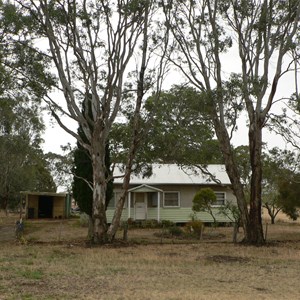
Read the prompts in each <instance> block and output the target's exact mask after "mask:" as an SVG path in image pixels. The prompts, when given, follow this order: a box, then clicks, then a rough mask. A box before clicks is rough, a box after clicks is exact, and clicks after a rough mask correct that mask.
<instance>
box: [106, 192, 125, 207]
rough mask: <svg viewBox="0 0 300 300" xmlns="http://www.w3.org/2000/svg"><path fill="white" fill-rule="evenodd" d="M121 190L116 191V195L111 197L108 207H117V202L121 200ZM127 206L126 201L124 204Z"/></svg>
mask: <svg viewBox="0 0 300 300" xmlns="http://www.w3.org/2000/svg"><path fill="white" fill-rule="evenodd" d="M121 194H122V193H121V192H114V195H113V197H112V198H111V199H110V201H109V203H108V205H107V208H115V207H116V204H117V202H118V201H119V199H120V197H121ZM125 207H126V201H125V204H124V208H125Z"/></svg>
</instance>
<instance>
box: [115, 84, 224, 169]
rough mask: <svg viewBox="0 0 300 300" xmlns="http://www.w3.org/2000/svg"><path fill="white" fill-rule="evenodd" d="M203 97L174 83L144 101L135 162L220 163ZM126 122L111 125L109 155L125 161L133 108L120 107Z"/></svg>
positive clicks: (129, 106)
mask: <svg viewBox="0 0 300 300" xmlns="http://www.w3.org/2000/svg"><path fill="white" fill-rule="evenodd" d="M206 102H207V101H206V96H205V95H203V94H202V93H198V92H196V91H195V90H194V89H193V88H191V87H187V86H180V85H175V86H173V87H172V88H171V89H170V90H168V91H164V92H162V93H160V94H159V97H158V95H156V94H153V95H152V96H151V97H149V98H148V99H147V100H146V103H145V114H144V117H143V120H141V123H142V130H141V132H142V134H141V135H140V139H141V142H140V151H139V153H137V158H136V161H137V162H147V163H152V162H163V163H178V164H188V165H191V164H208V163H222V162H223V159H222V155H221V152H220V149H219V144H218V142H217V141H216V140H214V139H213V136H214V132H213V130H212V123H211V119H210V118H209V117H208V112H207V107H208V106H207V103H206ZM123 110H124V115H125V116H126V118H127V119H128V123H127V124H126V123H119V124H115V125H114V127H113V131H112V133H111V135H110V139H111V141H112V144H113V145H114V147H113V149H112V152H113V153H112V156H113V157H114V160H116V161H125V159H126V153H127V150H126V149H128V148H129V140H130V139H129V138H128V137H130V135H131V134H132V132H131V131H132V129H131V125H132V124H131V118H132V114H133V107H131V105H130V104H129V105H128V106H126V107H124V108H123Z"/></svg>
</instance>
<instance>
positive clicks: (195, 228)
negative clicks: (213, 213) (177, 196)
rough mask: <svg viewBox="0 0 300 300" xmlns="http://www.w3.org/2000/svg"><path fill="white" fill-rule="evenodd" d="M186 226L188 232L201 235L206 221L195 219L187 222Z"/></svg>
mask: <svg viewBox="0 0 300 300" xmlns="http://www.w3.org/2000/svg"><path fill="white" fill-rule="evenodd" d="M184 228H185V231H186V232H187V233H189V234H192V235H195V236H197V237H200V235H201V231H202V230H203V228H204V223H203V222H201V221H199V220H194V221H190V222H188V223H186V224H185V226H184Z"/></svg>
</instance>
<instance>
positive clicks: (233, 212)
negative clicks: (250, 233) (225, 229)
mask: <svg viewBox="0 0 300 300" xmlns="http://www.w3.org/2000/svg"><path fill="white" fill-rule="evenodd" d="M219 213H220V214H222V215H223V216H226V217H227V218H228V219H229V220H231V222H233V223H236V224H239V223H240V220H241V212H240V210H239V208H238V207H237V205H236V204H233V203H230V202H227V203H226V204H225V205H223V206H221V207H219Z"/></svg>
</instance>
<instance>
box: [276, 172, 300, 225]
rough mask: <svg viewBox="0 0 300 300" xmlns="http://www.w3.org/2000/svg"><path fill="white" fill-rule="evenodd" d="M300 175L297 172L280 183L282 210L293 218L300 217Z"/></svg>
mask: <svg viewBox="0 0 300 300" xmlns="http://www.w3.org/2000/svg"><path fill="white" fill-rule="evenodd" d="M299 182H300V175H299V174H297V175H295V176H293V177H292V178H289V179H285V180H282V181H281V182H280V185H279V195H280V202H281V204H282V207H283V208H282V210H283V212H284V213H286V214H287V215H288V216H289V217H290V218H291V219H292V220H297V218H298V217H299V207H300V187H299Z"/></svg>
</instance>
